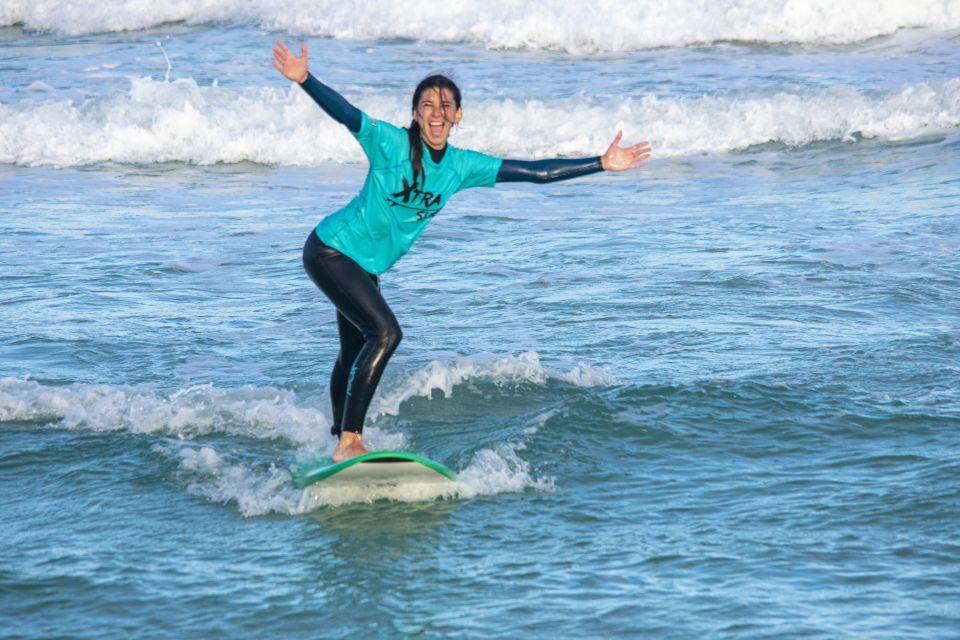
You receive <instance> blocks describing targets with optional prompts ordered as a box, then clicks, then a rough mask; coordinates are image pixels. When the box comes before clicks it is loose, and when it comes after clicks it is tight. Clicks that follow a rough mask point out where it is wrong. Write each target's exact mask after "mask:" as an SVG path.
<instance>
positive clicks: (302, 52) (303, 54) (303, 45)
mask: <svg viewBox="0 0 960 640" xmlns="http://www.w3.org/2000/svg"><path fill="white" fill-rule="evenodd" d="M300 57H301V58H303V59H304V60H306V59H307V43H306V42H301V43H300Z"/></svg>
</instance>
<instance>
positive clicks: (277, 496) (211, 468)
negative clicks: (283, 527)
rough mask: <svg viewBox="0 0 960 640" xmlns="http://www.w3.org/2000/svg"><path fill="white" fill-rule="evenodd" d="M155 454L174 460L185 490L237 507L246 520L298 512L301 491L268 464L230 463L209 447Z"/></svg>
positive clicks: (283, 472)
mask: <svg viewBox="0 0 960 640" xmlns="http://www.w3.org/2000/svg"><path fill="white" fill-rule="evenodd" d="M154 450H155V451H157V452H158V453H161V454H164V455H167V456H168V457H172V458H174V459H176V460H177V461H178V463H179V465H178V467H179V470H180V472H181V473H182V474H183V475H186V476H187V477H188V478H189V484H188V486H187V491H188V492H189V493H191V494H193V495H197V496H201V497H204V498H206V499H208V500H211V501H213V502H220V503H230V502H233V503H235V504H236V505H237V508H238V509H239V510H240V513H242V514H243V515H244V516H246V517H251V516H259V515H265V514H268V513H283V514H297V513H300V510H299V506H298V505H299V502H300V495H301V492H300V491H298V490H296V489H294V488H293V486H292V485H291V484H290V473H289V472H287V471H286V470H283V469H278V468H276V467H275V466H274V465H269V466H268V467H267V468H266V469H263V470H255V469H252V468H250V467H248V466H246V465H243V464H240V463H237V462H232V461H230V460H229V459H228V458H226V457H225V456H222V455H221V454H219V453H217V451H216V450H215V449H214V448H213V447H210V446H203V447H191V446H186V445H179V446H172V447H165V446H160V445H158V446H156V447H154Z"/></svg>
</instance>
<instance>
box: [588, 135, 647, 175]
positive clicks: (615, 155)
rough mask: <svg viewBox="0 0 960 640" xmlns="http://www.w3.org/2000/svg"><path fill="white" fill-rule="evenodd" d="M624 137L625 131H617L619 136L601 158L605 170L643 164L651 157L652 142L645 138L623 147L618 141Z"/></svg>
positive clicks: (622, 168) (617, 169)
mask: <svg viewBox="0 0 960 640" xmlns="http://www.w3.org/2000/svg"><path fill="white" fill-rule="evenodd" d="M622 137H623V131H617V137H615V138H614V139H613V142H611V143H610V147H609V148H607V150H606V152H604V154H603V156H601V158H600V162H601V164H603V169H604V171H623V170H625V169H632V168H634V167H639V166H640V165H642V164H643V162H644V160H646V159H647V158H649V157H650V143H649V142H647V141H646V140H644V141H643V142H638V143H637V144H635V145H633V146H632V147H621V146H620V145H619V144H618V143H619V142H620V138H622Z"/></svg>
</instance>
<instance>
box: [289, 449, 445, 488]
mask: <svg viewBox="0 0 960 640" xmlns="http://www.w3.org/2000/svg"><path fill="white" fill-rule="evenodd" d="M383 458H393V459H400V460H405V461H407V462H418V463H420V464H422V465H423V466H425V467H427V468H428V469H432V470H434V471H436V472H437V473H439V474H440V475H442V476H444V477H445V478H448V479H450V480H452V481H453V482H457V481H458V478H457V474H456V473H454V472H453V471H452V470H450V469H448V468H447V467H445V466H443V465H442V464H440V463H439V462H435V461H433V460H431V459H430V458H424V457H423V456H418V455H416V454H413V453H407V452H406V451H373V452H371V453H365V454H363V455H362V456H357V457H356V458H350V459H348V460H344V461H342V462H338V463H336V464H331V465H330V466H326V467H320V468H317V466H316V463H312V464H310V465H302V466H300V467H297V468H296V469H294V470H293V484H294V485H295V486H296V487H297V488H298V489H304V488H306V487H308V486H310V485H311V484H313V483H315V482H319V481H321V480H323V479H325V478H329V477H330V476H332V475H334V474H335V473H339V472H341V471H343V470H344V469H346V468H348V467H352V466H353V465H355V464H358V463H360V462H371V461H373V460H381V459H383Z"/></svg>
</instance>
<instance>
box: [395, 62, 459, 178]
mask: <svg viewBox="0 0 960 640" xmlns="http://www.w3.org/2000/svg"><path fill="white" fill-rule="evenodd" d="M427 89H436V90H437V93H439V94H440V101H441V103H442V102H443V90H444V89H446V90H447V91H449V92H450V93H452V94H453V103H454V105H456V108H457V109H459V108H460V97H461V96H460V88H459V87H457V85H456V83H454V81H453V80H451V79H450V78H448V77H447V76H441V75H438V74H435V75H432V76H427V77H426V78H424V79H423V80H421V81H420V84H418V85H417V88H416V90H415V91H414V92H413V111H416V110H417V105H418V104H420V98H421V97H423V92H424V91H426V90H427ZM444 118H446V115H444ZM407 137H408V138H409V139H410V163H411V164H412V165H413V181H414V183H416V181H417V176H418V175H419V174H421V173H423V144H422V143H421V142H420V124H419V123H418V122H417V120H416V118H414V119H413V120H412V121H411V122H410V126H409V127H408V128H407Z"/></svg>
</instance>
